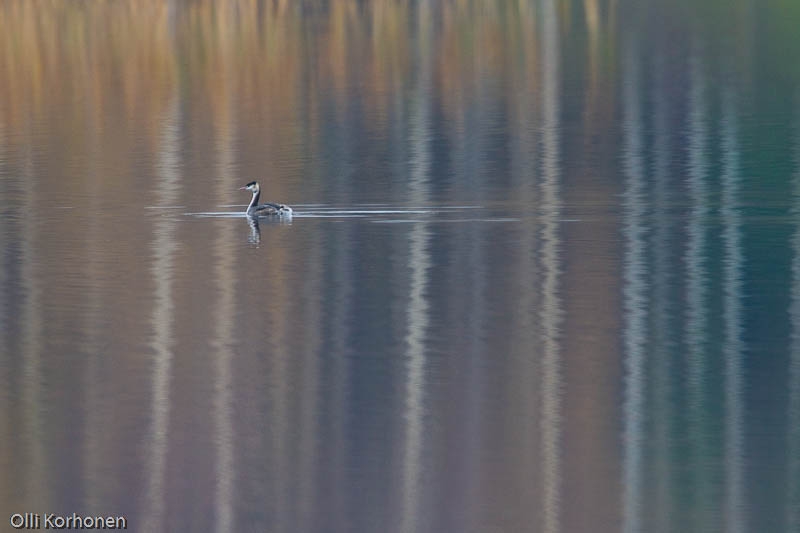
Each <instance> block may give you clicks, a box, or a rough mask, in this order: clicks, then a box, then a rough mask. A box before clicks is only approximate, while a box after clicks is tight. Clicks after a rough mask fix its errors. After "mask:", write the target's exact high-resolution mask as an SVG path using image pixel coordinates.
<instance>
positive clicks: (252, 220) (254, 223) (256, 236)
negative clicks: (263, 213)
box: [247, 215, 292, 245]
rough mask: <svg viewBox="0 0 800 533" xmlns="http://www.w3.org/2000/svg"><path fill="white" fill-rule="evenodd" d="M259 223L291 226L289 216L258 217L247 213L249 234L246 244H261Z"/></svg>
mask: <svg viewBox="0 0 800 533" xmlns="http://www.w3.org/2000/svg"><path fill="white" fill-rule="evenodd" d="M259 223H264V224H278V225H281V226H291V225H292V218H291V217H274V218H263V217H262V218H259V217H254V216H251V215H247V225H248V226H250V235H248V237H247V242H248V244H256V245H258V244H261V226H259Z"/></svg>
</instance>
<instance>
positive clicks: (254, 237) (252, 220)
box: [247, 215, 261, 244]
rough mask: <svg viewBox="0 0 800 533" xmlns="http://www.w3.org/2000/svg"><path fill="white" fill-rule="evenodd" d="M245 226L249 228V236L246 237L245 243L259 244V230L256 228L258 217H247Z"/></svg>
mask: <svg viewBox="0 0 800 533" xmlns="http://www.w3.org/2000/svg"><path fill="white" fill-rule="evenodd" d="M247 224H248V225H249V226H250V236H249V237H247V242H248V243H250V244H261V228H259V227H258V217H253V216H250V215H247Z"/></svg>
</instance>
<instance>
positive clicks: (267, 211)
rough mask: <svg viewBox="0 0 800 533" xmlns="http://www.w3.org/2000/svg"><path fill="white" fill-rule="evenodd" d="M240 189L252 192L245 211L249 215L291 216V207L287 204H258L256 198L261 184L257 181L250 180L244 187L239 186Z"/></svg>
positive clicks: (258, 196) (257, 198)
mask: <svg viewBox="0 0 800 533" xmlns="http://www.w3.org/2000/svg"><path fill="white" fill-rule="evenodd" d="M239 190H240V191H250V192H252V193H253V198H252V199H251V200H250V205H248V206H247V211H245V213H246V214H247V216H249V217H276V216H277V217H290V216H292V208H291V207H289V206H288V205H283V204H273V203H269V202H267V203H263V204H259V203H258V200H259V198H260V197H261V186H260V185H259V184H258V182H257V181H251V182H250V183H248V184H247V185H245V186H244V187H240V188H239Z"/></svg>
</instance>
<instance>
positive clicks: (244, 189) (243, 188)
mask: <svg viewBox="0 0 800 533" xmlns="http://www.w3.org/2000/svg"><path fill="white" fill-rule="evenodd" d="M239 190H240V191H246V190H247V187H239Z"/></svg>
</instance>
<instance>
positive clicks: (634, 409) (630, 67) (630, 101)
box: [622, 38, 648, 533]
mask: <svg viewBox="0 0 800 533" xmlns="http://www.w3.org/2000/svg"><path fill="white" fill-rule="evenodd" d="M637 44H638V43H637V42H636V40H635V39H633V38H630V41H629V42H628V43H627V46H626V49H625V50H624V63H623V65H622V76H623V87H622V94H623V96H622V100H623V106H624V112H623V113H624V114H623V135H624V145H623V154H624V162H623V165H624V166H623V169H624V173H625V192H624V196H623V209H624V216H623V219H624V226H623V236H624V239H625V263H624V269H623V274H622V276H623V280H624V283H625V288H624V289H623V293H624V294H623V301H624V312H625V329H624V331H623V338H624V347H625V356H624V357H625V359H624V364H625V372H626V375H625V385H624V390H625V398H624V404H623V422H624V433H623V440H622V442H623V454H624V457H623V465H622V468H623V480H624V485H623V495H622V504H623V509H622V511H623V514H622V516H623V522H622V525H623V531H624V532H625V533H638V532H640V531H643V527H642V519H643V517H642V492H643V489H644V477H643V468H644V463H643V455H644V449H643V448H644V429H645V428H644V415H645V413H644V410H645V364H646V360H645V355H646V352H645V344H646V339H647V318H648V312H647V308H648V305H647V296H646V294H647V280H646V277H645V274H646V268H647V267H646V258H647V248H646V242H645V233H646V230H647V221H646V218H645V213H646V210H647V204H646V202H645V177H644V162H643V149H644V148H643V146H642V118H641V109H640V108H641V103H640V99H639V98H640V97H639V94H640V90H641V89H640V86H639V83H640V81H639V76H640V74H639V68H640V67H639V57H638V55H637V54H636V49H637Z"/></svg>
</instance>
